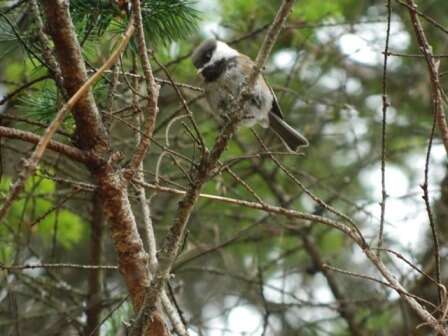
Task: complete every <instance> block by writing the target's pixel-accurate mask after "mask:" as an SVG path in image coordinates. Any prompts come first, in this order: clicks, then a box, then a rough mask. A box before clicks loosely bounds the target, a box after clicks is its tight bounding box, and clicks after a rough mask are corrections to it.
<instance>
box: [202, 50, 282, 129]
mask: <svg viewBox="0 0 448 336" xmlns="http://www.w3.org/2000/svg"><path fill="white" fill-rule="evenodd" d="M238 58H239V59H237V58H234V59H230V60H228V62H227V64H226V68H225V70H224V71H223V72H222V73H221V75H220V76H219V77H218V78H216V79H215V80H214V81H212V82H206V83H205V85H206V87H205V88H206V92H207V100H208V101H209V104H210V105H211V107H212V108H213V109H214V110H216V112H217V113H219V114H220V115H221V116H225V115H228V114H229V113H230V112H231V111H230V109H231V107H232V102H233V100H234V99H236V98H237V97H238V95H239V93H240V92H241V90H242V88H243V86H244V85H246V84H247V79H248V78H247V74H249V73H250V72H251V71H252V67H253V62H252V61H251V60H250V59H249V58H248V57H247V56H244V55H240V56H238ZM252 94H253V96H252V98H251V100H250V101H249V103H248V104H247V105H246V106H247V108H246V110H245V111H243V113H244V116H243V120H242V121H241V124H242V125H243V126H247V127H252V126H254V125H255V124H256V123H259V124H261V125H262V126H263V127H267V126H268V125H269V121H268V113H269V111H270V110H271V109H272V103H273V96H272V93H271V90H270V89H269V87H268V86H267V84H266V82H265V81H264V79H263V78H262V77H261V76H260V77H259V79H258V80H257V82H256V83H255V86H254V90H253V92H252Z"/></svg>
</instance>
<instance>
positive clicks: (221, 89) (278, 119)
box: [192, 39, 308, 151]
mask: <svg viewBox="0 0 448 336" xmlns="http://www.w3.org/2000/svg"><path fill="white" fill-rule="evenodd" d="M192 60H193V64H194V66H195V67H196V69H198V73H200V74H201V75H202V77H203V78H204V82H205V83H204V88H205V92H206V96H207V100H208V102H209V104H210V106H211V107H212V109H214V110H215V111H217V112H218V113H219V114H220V116H222V117H224V118H225V117H226V115H228V114H229V113H231V112H232V111H231V110H232V106H233V104H232V103H233V102H234V99H237V97H238V96H239V94H240V92H241V90H242V88H243V86H244V85H246V84H247V80H248V77H249V75H250V73H251V71H253V67H254V62H253V61H252V60H251V59H250V58H249V57H247V56H246V55H243V54H240V53H239V52H238V51H236V50H235V49H233V48H231V47H229V46H228V45H227V44H225V43H224V42H221V41H217V40H215V39H209V40H206V41H204V42H202V43H201V45H200V46H199V47H197V48H196V50H195V51H194V53H193V55H192ZM245 106H246V110H245V111H243V116H242V120H241V125H243V126H247V127H252V126H254V125H255V124H256V123H259V124H260V125H261V126H262V127H264V128H267V127H270V129H272V130H273V131H274V132H275V133H277V135H278V136H279V137H280V138H281V139H282V140H283V141H284V142H285V143H286V145H287V146H288V148H289V149H290V150H292V151H296V150H297V148H299V147H304V146H308V141H307V140H306V138H305V137H304V136H303V135H302V134H300V133H299V132H298V131H296V130H295V129H294V128H292V127H291V126H289V125H288V124H287V123H286V122H285V121H284V120H283V115H282V112H281V110H280V106H279V104H278V101H277V97H276V96H275V94H274V92H273V91H272V89H271V88H270V87H269V86H268V84H266V81H265V80H264V78H263V77H262V76H261V75H260V76H259V77H258V79H257V81H256V82H255V85H254V89H253V91H252V92H251V98H250V101H249V102H248V104H246V105H245Z"/></svg>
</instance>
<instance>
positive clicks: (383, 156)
mask: <svg viewBox="0 0 448 336" xmlns="http://www.w3.org/2000/svg"><path fill="white" fill-rule="evenodd" d="M386 8H387V27H386V45H385V47H384V53H383V54H384V65H383V80H382V88H383V97H382V98H383V109H382V121H381V203H380V206H381V215H380V231H379V235H378V244H377V248H378V253H380V251H381V250H380V249H381V247H382V246H383V231H384V218H385V216H386V198H387V193H386V125H387V108H388V107H389V105H390V103H389V101H388V100H387V60H388V57H389V38H390V19H391V16H392V8H391V4H390V0H386Z"/></svg>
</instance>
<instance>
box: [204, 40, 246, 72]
mask: <svg viewBox="0 0 448 336" xmlns="http://www.w3.org/2000/svg"><path fill="white" fill-rule="evenodd" d="M235 56H238V51H236V50H235V49H233V48H231V47H229V46H228V45H227V44H225V43H224V42H221V41H216V49H215V51H214V52H213V56H212V58H211V59H210V61H208V62H207V63H206V64H205V65H204V66H203V67H202V68H206V67H207V66H209V65H211V64H214V63H216V62H218V61H220V60H222V59H229V58H232V57H235Z"/></svg>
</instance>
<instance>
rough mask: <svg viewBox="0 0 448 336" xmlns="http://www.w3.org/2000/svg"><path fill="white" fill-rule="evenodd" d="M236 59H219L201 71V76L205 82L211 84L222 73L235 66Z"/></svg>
mask: <svg viewBox="0 0 448 336" xmlns="http://www.w3.org/2000/svg"><path fill="white" fill-rule="evenodd" d="M235 61H236V57H233V58H231V59H227V60H226V59H221V60H219V61H218V62H215V63H214V64H211V65H209V66H207V67H205V68H204V70H202V76H204V80H205V81H206V82H213V81H215V80H217V79H218V78H219V77H220V76H221V75H222V74H223V72H224V71H226V70H227V69H229V68H231V67H234V66H235Z"/></svg>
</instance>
